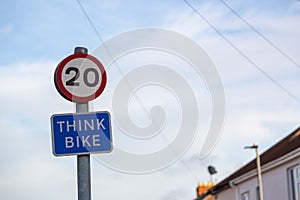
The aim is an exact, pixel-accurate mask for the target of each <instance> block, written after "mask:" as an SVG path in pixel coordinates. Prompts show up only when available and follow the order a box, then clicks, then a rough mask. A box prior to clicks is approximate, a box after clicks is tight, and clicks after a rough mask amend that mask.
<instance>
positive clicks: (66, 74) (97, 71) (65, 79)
mask: <svg viewBox="0 0 300 200" xmlns="http://www.w3.org/2000/svg"><path fill="white" fill-rule="evenodd" d="M105 85H106V73H105V70H104V68H103V66H102V64H101V63H100V61H98V60H97V59H96V58H95V57H93V56H91V55H87V54H74V55H71V56H69V57H67V58H65V59H64V60H63V61H62V62H61V63H60V64H59V65H58V67H57V69H56V71H55V86H56V88H57V90H58V91H59V93H60V94H61V95H62V96H63V97H65V98H66V99H68V100H70V101H73V102H87V101H90V100H93V99H95V98H97V97H98V96H99V95H100V94H101V93H102V91H103V90H104V87H105Z"/></svg>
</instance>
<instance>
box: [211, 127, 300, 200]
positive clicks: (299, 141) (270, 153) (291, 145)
mask: <svg viewBox="0 0 300 200" xmlns="http://www.w3.org/2000/svg"><path fill="white" fill-rule="evenodd" d="M299 147H300V127H298V128H297V129H296V130H295V131H293V132H292V133H291V134H289V135H288V136H287V137H285V138H284V139H282V140H281V141H279V142H278V143H277V144H275V145H274V146H272V147H271V148H269V149H268V150H267V151H265V152H264V153H263V154H261V155H260V160H261V165H262V166H263V165H265V164H267V163H269V162H271V161H274V160H276V159H278V158H280V157H282V156H284V155H286V154H288V153H290V152H292V151H294V150H296V149H298V148H299ZM254 169H256V159H253V160H252V161H251V162H249V163H248V164H246V165H244V166H243V167H242V168H240V169H239V170H237V171H236V172H234V173H233V174H231V175H230V176H228V177H227V178H225V179H224V180H222V181H221V182H220V183H218V184H217V185H216V186H214V187H213V188H211V189H210V190H209V191H208V192H207V195H208V194H217V193H219V192H221V191H223V190H225V189H227V188H229V187H230V185H229V182H230V181H231V180H233V179H235V178H237V177H239V176H241V175H243V174H245V173H247V172H250V171H252V170H254Z"/></svg>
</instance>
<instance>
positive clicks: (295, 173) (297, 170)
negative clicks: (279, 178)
mask: <svg viewBox="0 0 300 200" xmlns="http://www.w3.org/2000/svg"><path fill="white" fill-rule="evenodd" d="M288 175H289V191H290V200H300V167H299V166H297V167H294V168H291V169H290V170H289V172H288Z"/></svg>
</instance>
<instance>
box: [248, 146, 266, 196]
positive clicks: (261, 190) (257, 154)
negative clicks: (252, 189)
mask: <svg viewBox="0 0 300 200" xmlns="http://www.w3.org/2000/svg"><path fill="white" fill-rule="evenodd" d="M244 148H245V149H255V153H256V165H257V177H258V187H259V199H260V200H264V195H263V185H262V178H261V168H260V156H259V153H258V145H256V144H253V145H252V146H245V147H244Z"/></svg>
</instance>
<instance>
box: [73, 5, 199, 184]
mask: <svg viewBox="0 0 300 200" xmlns="http://www.w3.org/2000/svg"><path fill="white" fill-rule="evenodd" d="M76 1H77V3H78V5H79V7H80V9H81V10H82V12H83V13H84V15H85V17H86V18H87V20H88V22H89V23H90V25H91V27H92V28H93V30H94V31H95V33H96V35H97V36H98V38H99V39H100V41H101V42H102V43H103V44H104V41H103V39H102V37H101V35H100V33H99V32H98V30H97V28H96V26H95V25H94V23H93V21H92V20H91V18H90V17H89V15H88V13H87V12H86V10H85V9H84V7H83V6H82V4H81V3H80V0H76ZM104 48H105V49H106V50H107V52H108V53H109V54H110V56H111V57H112V54H111V52H110V51H109V49H108V48H107V47H106V46H105V44H104ZM115 65H116V67H117V68H118V70H119V72H120V73H121V75H123V74H124V73H123V72H122V70H121V69H120V67H119V66H118V64H117V63H115ZM125 80H126V82H127V84H128V86H129V87H130V88H131V89H132V86H131V85H130V83H129V81H128V80H127V79H125ZM134 96H135V98H136V100H137V101H138V102H139V104H140V105H141V107H142V108H143V110H144V111H145V112H146V113H148V112H147V109H146V108H145V106H144V104H143V103H142V101H141V100H140V98H139V97H138V96H137V95H134ZM148 118H149V119H150V120H151V117H150V115H149V114H148ZM162 138H163V140H164V141H165V142H166V143H167V144H169V141H168V139H167V138H166V136H165V135H164V134H162ZM171 150H172V151H173V152H174V153H175V152H176V151H175V150H174V149H173V148H172V147H171ZM175 154H176V153H175ZM95 159H96V158H95ZM96 161H97V162H99V161H98V160H97V159H96ZM180 162H181V163H182V164H183V166H184V167H185V168H186V170H187V171H188V172H189V174H190V175H191V176H192V178H194V179H195V177H197V176H196V174H195V173H193V172H192V170H191V169H190V167H189V166H188V165H187V164H186V163H185V162H184V161H183V160H180ZM195 180H196V179H195ZM197 180H198V179H197Z"/></svg>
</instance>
